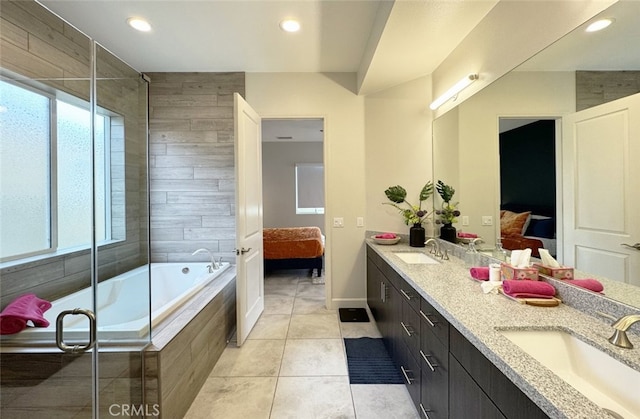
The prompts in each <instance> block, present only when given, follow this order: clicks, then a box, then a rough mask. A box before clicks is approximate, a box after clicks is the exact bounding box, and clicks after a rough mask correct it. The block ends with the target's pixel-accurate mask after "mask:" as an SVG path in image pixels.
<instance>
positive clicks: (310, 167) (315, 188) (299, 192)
mask: <svg viewBox="0 0 640 419" xmlns="http://www.w3.org/2000/svg"><path fill="white" fill-rule="evenodd" d="M296 214H324V165H323V164H322V163H300V164H296Z"/></svg>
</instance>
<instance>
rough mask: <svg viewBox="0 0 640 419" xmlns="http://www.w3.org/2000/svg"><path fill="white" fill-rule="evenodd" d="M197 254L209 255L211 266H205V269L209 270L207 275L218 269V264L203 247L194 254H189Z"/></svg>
mask: <svg viewBox="0 0 640 419" xmlns="http://www.w3.org/2000/svg"><path fill="white" fill-rule="evenodd" d="M198 253H207V254H209V257H210V258H211V265H207V268H208V269H209V273H213V271H214V270H215V269H220V265H219V264H218V262H216V260H215V258H214V257H213V254H212V253H211V252H210V251H209V249H205V248H204V247H203V248H202V249H198V250H196V251H195V252H193V253H192V254H191V256H195V255H197V254H198Z"/></svg>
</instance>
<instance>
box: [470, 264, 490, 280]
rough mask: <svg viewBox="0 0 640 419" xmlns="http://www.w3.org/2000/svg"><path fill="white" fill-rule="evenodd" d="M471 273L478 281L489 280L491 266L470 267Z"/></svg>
mask: <svg viewBox="0 0 640 419" xmlns="http://www.w3.org/2000/svg"><path fill="white" fill-rule="evenodd" d="M469 273H470V274H471V278H473V279H477V280H478V281H488V280H489V267H488V266H474V267H472V268H470V269H469Z"/></svg>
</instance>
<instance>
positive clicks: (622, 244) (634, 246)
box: [620, 243, 640, 250]
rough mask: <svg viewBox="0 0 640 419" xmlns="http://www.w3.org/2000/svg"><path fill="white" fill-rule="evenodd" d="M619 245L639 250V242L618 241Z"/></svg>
mask: <svg viewBox="0 0 640 419" xmlns="http://www.w3.org/2000/svg"><path fill="white" fill-rule="evenodd" d="M620 246H627V247H629V248H631V249H635V250H640V243H636V244H627V243H620Z"/></svg>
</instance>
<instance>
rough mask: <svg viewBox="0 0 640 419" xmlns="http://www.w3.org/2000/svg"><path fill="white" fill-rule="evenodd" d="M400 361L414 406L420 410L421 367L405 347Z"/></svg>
mask: <svg viewBox="0 0 640 419" xmlns="http://www.w3.org/2000/svg"><path fill="white" fill-rule="evenodd" d="M400 359H401V362H400V373H401V374H402V376H403V377H404V381H405V385H406V386H407V390H408V391H409V395H410V396H411V399H412V400H413V404H414V405H415V406H416V409H419V408H420V407H419V406H420V397H421V380H422V375H421V371H420V365H419V364H418V362H417V361H416V359H415V358H414V357H413V355H412V354H410V353H409V349H408V348H407V347H406V346H404V345H403V347H402V354H401V356H400Z"/></svg>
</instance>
